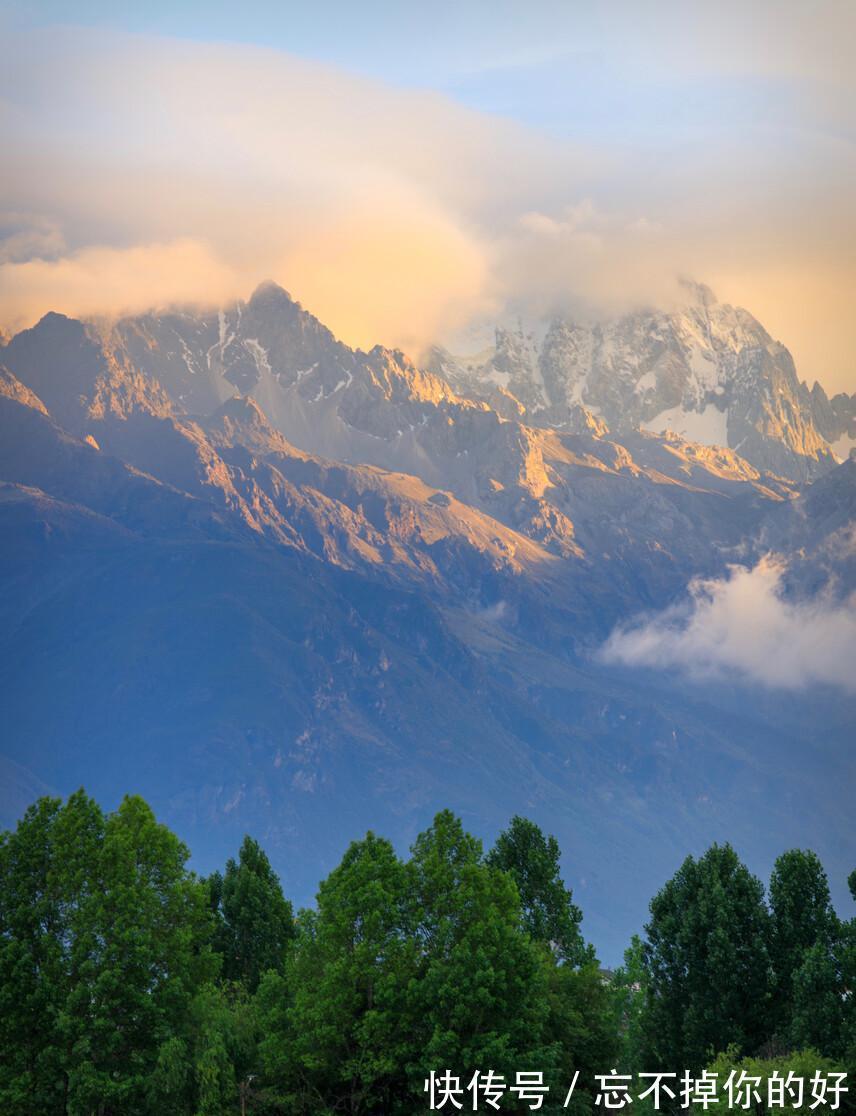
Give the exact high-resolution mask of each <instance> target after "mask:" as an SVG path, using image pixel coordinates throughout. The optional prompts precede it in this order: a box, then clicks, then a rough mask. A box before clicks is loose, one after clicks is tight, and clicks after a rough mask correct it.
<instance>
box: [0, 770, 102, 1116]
mask: <svg viewBox="0 0 856 1116" xmlns="http://www.w3.org/2000/svg"><path fill="white" fill-rule="evenodd" d="M103 826H104V818H103V815H102V814H101V811H100V810H99V808H98V806H97V805H96V803H94V802H93V801H92V800H91V799H89V798H87V797H86V795H85V794H83V792H82V791H80V792H78V793H77V794H74V795H72V796H71V798H69V800H68V802H67V803H66V804H65V805H64V806H63V804H62V802H61V801H60V800H59V799H51V798H42V799H40V800H39V801H38V802H36V803H35V804H34V805H33V806H31V807H30V808H29V809H28V810H27V812H26V814H25V815H24V817H23V818H22V819H21V821H20V822H19V824H18V827H17V829H16V831H15V832H14V833H4V834H3V835H2V837H0V1108H2V1110H3V1111H4V1112H6V1113H9V1114H10V1116H16V1114H17V1113H22V1114H23V1113H31V1112H40V1113H54V1112H56V1113H60V1112H61V1113H65V1112H66V1109H67V1104H68V1093H69V1075H70V1071H71V1068H72V1066H73V1045H74V1040H75V1033H74V1029H73V1024H74V1019H73V1014H72V1012H71V1010H70V1008H71V1003H72V997H73V993H74V985H75V981H76V980H77V979H79V976H80V971H81V969H82V967H83V966H84V965H85V964H86V962H87V956H86V949H85V948H82V945H83V943H82V942H81V905H82V904H83V903H84V902H85V901H86V899H87V897H88V895H89V894H90V892H91V881H90V875H89V874H90V871H91V866H92V864H93V863H94V862H95V861H96V860H97V858H98V855H99V846H100V843H101V840H102V836H103Z"/></svg>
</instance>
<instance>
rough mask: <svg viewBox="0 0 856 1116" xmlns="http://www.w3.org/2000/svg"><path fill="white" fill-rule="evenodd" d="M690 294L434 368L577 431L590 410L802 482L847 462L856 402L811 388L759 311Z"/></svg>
mask: <svg viewBox="0 0 856 1116" xmlns="http://www.w3.org/2000/svg"><path fill="white" fill-rule="evenodd" d="M684 291H685V300H684V304H683V305H682V306H681V307H679V308H678V309H676V310H673V311H671V312H656V311H646V312H640V313H634V314H628V315H625V316H624V317H621V318H619V319H617V320H613V321H605V322H599V323H595V324H591V323H590V324H581V323H578V322H574V321H572V320H569V319H565V318H556V319H554V320H553V321H552V322H551V323H550V325H549V327H548V328H547V330H546V332H543V336H539V333H538V331H537V330H536V329H533V328H531V327H526V326H523V325H522V324H521V325H518V327H517V328H516V329H515V330H511V331H509V330H507V329H497V331H496V345H495V347H494V348H493V349H491V350H488V351H487V352H486V353H482V354H480V355H479V356H478V357H476V358H471V359H467V358H460V357H458V358H456V357H453V356H451V355H450V354H449V353H446V352H443V351H441V350H437V349H435V350H433V351H432V352H431V353H430V354H429V358H428V361H427V363H428V366H429V367H431V368H434V369H436V370H439V371H442V373H443V374H444V375H445V376H446V377H447V378H448V379H449V381H450V382H451V383H452V384H454V385H455V386H456V388H457V389H458V390H459V391H462V392H464V393H469V394H470V395H472V396H474V397H476V398H485V399H487V400H489V401H493V399H494V398H495V397H496V395H497V393H499V392H502V393H505V394H510V395H511V396H513V397H514V399H515V400H516V401H517V402H519V404H520V405H521V407H522V409H523V410H522V411H521V412H520V413H521V415H522V414H525V420H526V421H527V422H529V423H532V424H536V425H541V426H548V427H556V428H559V429H563V428H566V427H568V426H569V425H570V426H573V425H575V424H576V425H579V422H580V411H581V410H582V411H583V412H584V413H587V414H588V415H589V416H590V417H589V418H588V419H587V421H589V422H596V421H598V420H600V421H602V422H604V423H605V424H606V425H607V426H608V427H609V429H610V430H612V431H613V433H614V434H615V435H616V436H619V437H620V436H621V435H622V434H623V433H625V432H626V431H628V430H633V429H643V430H651V431H656V432H661V431H665V430H672V431H674V432H675V433H677V434H680V435H682V436H684V437H685V438H687V439H689V440H691V441H696V442H700V443H702V444H704V445H710V446H712V445H718V446H726V447H729V448H731V449H733V450H735V452H738V453H739V454H740V455H741V456H742V457H744V458H745V459H746V460H747V461H749V462H751V463H752V464H753V465H755V466H756V468H758V469H760V470H762V471H765V472H772V473H777V474H779V475H781V476H784V477H788V478H790V479H792V480H797V481H802V480H806V479H810V478H812V477H815V476H819V475H820V474H822V473H823V472H824V471H826V470H828V469H830V468H832V467H833V466H834V464H835V463H836V460H837V459H839V458H842V459H843V457H845V456H846V453H847V450H848V449H849V441H848V439H853V438H854V436H856V428H855V427H854V414H856V397H848V396H845V395H841V396H836V397H835V399H834V400H832V401H830V400H828V399H827V397H826V394H825V392H824V391H823V388H822V387H821V386H820V385H819V384H815V386H814V388H813V389H811V390H809V389H808V388H807V386H806V385H805V384H804V383H802V382H801V381H800V380H799V379H798V378H797V374H796V370H795V368H794V363H793V360H792V358H791V355H790V353H789V352H788V350H787V349H786V348H785V347H784V346H783V345H781V344H780V343H779V342H777V341H774V340H773V339H772V338H771V337H770V335H769V334H768V333H767V331H766V330H765V329H764V328H763V326H762V325H761V324H760V323H759V322H758V321H757V320H756V319H755V318H754V317H752V315H751V314H749V313H748V312H747V311H745V310H742V309H740V308H735V307H732V306H729V305H727V304H723V303H720V302H718V301H717V299H716V298H715V296H714V295H713V293H712V292H711V291H710V290H709V289H708V288H706V287H703V286H700V285H697V284H686V285H685V286H684Z"/></svg>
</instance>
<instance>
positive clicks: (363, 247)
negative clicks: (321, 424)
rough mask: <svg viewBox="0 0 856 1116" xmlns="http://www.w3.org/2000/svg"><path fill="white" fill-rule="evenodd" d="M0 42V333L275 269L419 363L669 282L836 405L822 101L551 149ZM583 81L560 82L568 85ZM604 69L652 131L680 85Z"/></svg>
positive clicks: (477, 115)
mask: <svg viewBox="0 0 856 1116" xmlns="http://www.w3.org/2000/svg"><path fill="white" fill-rule="evenodd" d="M666 46H667V47H668V43H667V44H666ZM658 49H660V50H662V49H666V47H663V46H660V47H658ZM669 49H670V50H673V52H674V53H675V55H681V56H682V57H686V44H685V43H682V42H678V43H675V44H673V45H672V46H671V47H669ZM0 50H2V54H3V59H2V61H3V65H2V67H0V105H2V117H0V126H2V132H3V135H2V143H3V151H4V164H5V166H4V171H5V183H4V194H3V201H2V203H0V306H2V318H3V320H2V321H0V325H3V326H5V327H6V328H18V327H20V326H22V325H26V324H30V323H31V322H32V321H33V320H35V319H37V318H38V317H39V316H41V314H43V313H44V312H45V311H46V310H48V309H56V310H61V311H64V312H66V313H72V314H94V313H107V314H118V313H123V312H132V311H140V310H143V309H148V308H150V307H156V306H159V305H163V304H165V303H168V302H173V301H179V302H181V301H196V302H202V303H212V302H221V301H223V300H224V299H225V298H231V297H245V296H246V295H247V294H248V293H249V291H250V290H251V289H252V288H253V287H254V286H255V284H256V283H257V282H259V281H260V280H261V279H263V278H265V277H273V278H274V279H276V280H277V281H279V282H281V283H282V284H283V285H284V286H286V287H287V288H288V289H289V290H291V291H292V292H294V294H295V296H296V297H298V298H299V299H300V300H301V301H302V302H303V304H304V305H305V306H307V308H308V309H310V310H312V311H313V312H314V313H316V314H317V315H318V316H319V317H320V318H322V320H324V321H325V322H326V323H327V324H329V325H330V326H331V328H333V329H334V330H335V331H336V332H337V333H339V334H340V336H342V337H343V339H344V340H346V341H348V342H350V343H351V344H356V345H361V346H367V345H371V344H374V343H375V342H378V341H381V342H384V343H387V344H396V345H400V346H402V347H404V348H406V349H408V350H410V351H412V352H417V351H418V350H419V349H420V348H421V347H422V346H423V345H424V344H425V343H427V342H431V341H434V340H438V339H439V340H441V341H443V340H446V339H449V338H451V337H453V336H455V335H456V333H457V332H458V331H459V330H461V329H462V328H463V327H465V326H466V325H467V324H468V323H470V322H472V321H474V320H486V319H488V320H489V319H491V318H495V317H497V316H500V315H502V314H504V313H507V312H508V311H510V310H511V311H514V312H520V313H524V314H531V315H538V314H546V313H550V312H553V311H555V310H571V311H572V312H574V313H579V314H593V315H597V314H600V313H613V312H616V311H621V310H623V309H628V308H632V307H635V306H639V305H650V304H651V303H658V304H666V303H668V302H670V301H671V300H672V299H673V298H674V297H675V294H676V287H675V276H677V275H678V274H684V275H693V276H695V277H697V278H699V279H701V280H703V281H705V282H708V283H710V284H711V285H712V286H713V287H714V289H715V290H716V291H717V293H718V294H719V295H720V297H722V298H725V299H729V300H731V301H735V302H742V303H743V304H744V305H747V306H748V307H749V309H751V310H752V311H753V312H755V313H757V314H758V315H759V317H760V318H761V319H762V320H763V321H764V323H765V324H766V325H767V326H768V328H770V329H771V331H772V332H773V333H774V334H776V335H778V336H779V337H780V338H781V340H783V341H784V342H785V343H786V344H789V345H791V347H792V348H794V351H795V355H796V358H797V362H798V367H799V369H800V371H801V374H802V375H804V376H808V377H809V378H812V377H814V376H818V377H819V378H821V379H823V380H824V382H825V383H826V384H827V386H831V387H832V388H833V389H840V388H841V387H847V386H848V385H850V390H853V388H854V387H856V384H852V379H853V365H852V360H851V358H850V354H851V353H852V342H853V337H852V325H851V324H850V317H851V315H850V314H849V310H850V306H849V298H850V293H849V292H850V291H851V290H852V288H853V284H854V281H856V274H854V272H856V266H854V264H853V260H854V259H856V217H854V213H853V206H852V196H853V188H854V185H856V156H854V149H853V145H852V143H850V142H848V140H847V137H846V134H845V133H846V128H845V124H844V123H842V121H841V111H842V110H841V107H840V105H841V99H840V98H839V97H835V98H832V99H830V98H829V97H828V96H825V97H824V96H821V95H820V94H819V93H818V94H817V96H812V97H809V98H803V99H802V100H800V101H799V103H798V104H796V101H795V100H794V99H793V98H785V101H784V103H786V104H789V105H790V104H791V103H792V102H793V103H794V104H796V107H794V108H793V111H792V113H791V115H790V116H789V117H788V118H787V120H786V121H783V119H782V111H783V110H781V109H779V110H777V115H776V116H775V119H773V120H772V121H771V122H769V123H768V126H763V127H762V126H761V123H760V122H759V116H758V115H757V113H756V115H754V116H753V115H752V114H749V117H747V122H746V124H745V126H742V125H741V126H736V125H735V126H734V127H731V126H729V127H728V128H722V127H716V126H715V125H712V124H711V122H710V121H705V120H703V119H701V120H700V121H699V122H698V124H697V125H692V126H687V127H685V126H684V125H683V124H682V125H681V129H683V130H680V129H679V130H678V131H677V132H674V131H673V132H670V133H669V134H668V135H662V134H659V133H658V132H657V129H656V127H654V124H655V123H656V114H655V115H654V116H652V117H651V121H652V123H651V129H650V134H646V135H645V136H641V135H640V134H639V130H638V128H634V129H633V130H631V131H630V132H627V133H626V134H625V133H623V132H622V131H621V129H620V128H619V127H616V126H611V127H603V128H602V129H600V130H599V129H598V128H594V127H582V126H579V127H568V128H567V129H565V130H564V131H562V132H561V134H560V133H558V132H557V131H556V130H555V129H553V130H551V129H549V128H546V127H545V128H539V127H535V126H532V125H527V124H524V123H522V122H521V121H520V120H518V121H515V120H512V119H510V118H506V117H501V116H498V115H491V114H490V113H488V112H484V111H478V110H476V109H474V108H471V107H466V106H465V105H464V104H463V103H461V102H460V101H457V100H455V99H453V97H452V96H450V95H448V94H443V93H439V92H432V91H429V90H426V89H422V88H416V87H413V86H408V87H404V86H402V85H397V86H393V85H391V84H386V83H384V82H383V81H381V80H378V79H377V78H366V77H360V76H356V75H355V74H353V73H350V72H347V71H345V70H343V69H341V68H338V67H336V66H333V65H330V64H325V63H320V62H314V61H310V60H307V59H306V58H302V57H297V56H295V55H293V54H289V53H286V52H284V51H282V50H277V49H271V48H269V47H260V46H252V45H239V44H234V43H204V42H197V41H192V40H189V39H170V38H162V37H154V36H149V35H139V34H128V33H124V32H118V31H106V30H98V29H82V28H44V27H42V28H40V29H38V30H37V31H33V30H30V31H26V30H20V29H19V30H11V29H10V30H9V32H8V33H6V34H4V36H3V46H2V48H0ZM702 63H704V67H705V68H704V75H705V76H704V80H705V81H708V82H709V81H712V80H714V78H713V77H712V76H711V73H712V63H711V62H710V60H707V61H705V60H704V59H702V58H700V59H699V64H700V65H702ZM590 64H591V61H590V55H589V54H586V53H583V54H580V55H579V56H576V55H573V53H572V55H571V57H570V59H569V60H568V61H567V65H566V66H565V72H567V73H572V72H573V69H574V67H579V68H580V75H579V80H580V84H581V86H584V85H585V83H586V82H587V81H588V78H589V76H590V75H589V73H588V70H586V69H585V67H586V66H590ZM563 65H564V64H563ZM569 67H570V69H569ZM488 70H490V68H488ZM626 70H627V72H628V73H629V74H632V75H633V76H632V80H633V81H636V82H637V83H638V82H646V83H648V84H647V85H646V86H645V88H646V89H649V87H650V89H654V94H655V96H653V99H652V100H651V106H650V107H651V111H652V113H653V112H654V109H655V107H656V104H657V103H658V101H657V98H659V103H664V99H671V100H673V101H678V100H679V99H685V98H686V96H687V88H686V82H687V80H688V78H687V72H686V69H685V68H684V69H683V70H675V71H674V74H672V71H671V70H669V69H668V68H667V70H666V71H663V72H665V73H668V74H671V75H672V76H671V77H670V78H668V79H667V78H665V77H661V78H658V79H657V83H659V84H656V83H655V84H656V88H655V87H654V85H652V82H653V80H654V79H653V77H652V76H651V75H650V74H643V75H641V76H640V74H639V72H638V67H635V68H634V66H633V65H632V60H628V61H627V64H626ZM583 71H585V72H583ZM486 72H487V71H486ZM490 72H493V71H490ZM502 72H503V73H506V70H502ZM521 72H528V71H527V69H526V67H524V68H523V71H521ZM658 72H659V71H658ZM795 74H796V71H795V70H794V68H793V67H791V68H790V69H789V70H788V75H789V76H788V79H787V80H788V81H791V82H794V81H797V80H798V75H797V76H795ZM744 76H745V75H744ZM584 79H585V80H584ZM491 80H493V79H491ZM630 80H631V78H628V81H630ZM668 80H673V81H674V82H675V84H674V86H673V87H669V85H668ZM718 80H722V81H723V82H725V83H726V86H727V83H728V82H730V81H733V80H736V79H735V78H734V76H733V74H731V73H720V74H719V78H718ZM741 80H742V78H741ZM772 80H773V78H772V77H770V75H769V74H766V76H764V81H772ZM806 80H808V78H807V79H806ZM810 80H811V82H812V83H813V85H812V88H814V87H815V86H816V85H817V77H816V75H815V74H814V72H812V74H811V75H810ZM836 80H838V78H837V79H836ZM841 80H844V79H841ZM616 81H617V83H618V84H619V85H620V83H621V75H620V74H618V75H617V76H616ZM744 84H745V83H744ZM650 89H649V92H650ZM740 89H741V90H743V92H744V93H745V88H744V86H741V87H740ZM726 91H727V90H726ZM571 92H573V91H571ZM827 93H828V90H827ZM621 95H622V97H624V98H625V100H626V97H627V91H626V90H625V91H624V92H623V93H622V94H621ZM732 95H735V96H736V94H734V91H733V90H732ZM568 96H569V97H570V96H571V93H569V94H568ZM831 103H834V113H833V109H832V108H830V104H831ZM754 107H755V108H756V109H757V105H756V106H754ZM578 111H579V110H578ZM758 111H759V112H760V110H758ZM738 115H739V114H738ZM842 129H844V132H842Z"/></svg>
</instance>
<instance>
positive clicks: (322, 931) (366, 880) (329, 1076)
mask: <svg viewBox="0 0 856 1116" xmlns="http://www.w3.org/2000/svg"><path fill="white" fill-rule="evenodd" d="M405 882H406V881H405V873H404V866H403V865H402V863H401V862H400V860H399V859H398V857H397V856H396V855H395V852H394V850H393V848H392V845H391V844H390V843H389V842H388V841H386V840H384V839H382V838H379V837H376V836H374V834H372V833H369V834H367V836H366V838H365V839H364V840H363V841H359V842H355V843H354V844H352V845H351V846H350V848H349V849H348V850H347V852H346V853H345V856H344V858H343V860H342V863H341V864H340V865H339V867H338V868H336V869H335V870H334V871H333V872H332V873H331V874H330V876H329V877H328V878H327V879H326V880H325V881H324V882H323V883H322V884H321V886H320V888H319V891H318V904H317V910H316V911H303V912H301V915H300V919H299V933H298V937H297V941H296V944H295V949H294V951H293V955H292V957H291V960H290V962H289V965H288V968H287V973H286V975H285V977H282V976H280V975H279V974H277V973H275V972H271V973H268V975H267V976H266V977H265V978H264V980H263V981H262V984H261V987H260V989H259V1004H260V1010H261V1014H262V1020H263V1026H264V1031H265V1035H266V1037H265V1039H264V1040H263V1042H262V1044H261V1053H262V1060H263V1064H264V1068H265V1073H266V1076H267V1078H268V1080H269V1081H270V1082H271V1084H272V1086H273V1088H274V1090H275V1091H276V1093H277V1094H278V1095H279V1096H280V1097H281V1098H282V1100H283V1101H284V1102H285V1103H286V1104H287V1106H288V1110H289V1111H292V1112H295V1113H307V1114H309V1113H312V1114H319V1116H320V1114H321V1113H328V1112H330V1113H332V1112H346V1113H349V1114H353V1116H357V1114H362V1113H390V1112H395V1111H400V1110H401V1108H400V1106H401V1105H402V1104H403V1103H404V1094H405V1091H406V1081H405V1076H404V1062H403V1057H404V1053H405V1051H406V1050H407V1042H406V1038H407V1030H406V1029H407V1022H408V1018H407V1012H406V1009H405V1005H404V993H405V990H406V988H407V986H408V982H409V981H410V980H411V979H412V978H413V975H414V957H415V943H414V940H413V937H412V935H410V934H409V918H410V912H409V907H408V902H407V892H406V886H405ZM404 1110H405V1111H406V1109H404Z"/></svg>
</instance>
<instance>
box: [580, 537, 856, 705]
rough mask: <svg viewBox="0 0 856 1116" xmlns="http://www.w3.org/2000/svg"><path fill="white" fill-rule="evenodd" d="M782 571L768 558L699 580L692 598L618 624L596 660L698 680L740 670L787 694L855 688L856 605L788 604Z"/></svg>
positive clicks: (826, 602) (829, 602) (821, 599)
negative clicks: (819, 686)
mask: <svg viewBox="0 0 856 1116" xmlns="http://www.w3.org/2000/svg"><path fill="white" fill-rule="evenodd" d="M783 573H784V567H783V566H782V564H781V563H779V562H777V561H775V560H772V559H766V560H763V561H761V562H759V564H758V565H757V566H755V567H754V568H753V569H746V568H744V567H732V569H731V571H730V575H729V576H728V577H727V578H723V579H717V580H697V581H694V582H692V583H691V585H690V587H689V599H688V601H686V602H684V603H683V604H680V605H675V606H674V607H672V608H669V609H666V610H665V611H664V612H661V613H657V614H655V615H652V616H647V617H643V618H641V619H640V620H638V621H637V622H635V623H633V624H629V625H625V626H623V627H620V628H619V629H617V630H616V631H615V632H613V634H612V635H611V636H610V638H609V639H608V640H607V642H606V644H605V645H604V646H603V648H602V649H601V650H600V652H599V658H600V659H601V660H602V661H605V662H608V663H616V664H619V663H620V664H623V665H625V666H642V667H653V668H658V669H674V670H679V671H681V672H683V673H686V674H688V675H690V676H693V677H709V676H711V675H713V676H716V675H723V674H729V675H731V676H732V677H733V675H734V674H735V673H737V674H739V675H741V676H742V678H743V679H744V680H745V681H747V682H760V683H762V684H764V685H767V686H772V687H781V688H786V689H801V688H803V687H805V686H809V685H812V684H814V683H828V684H830V685H834V686H840V687H843V688H844V689H847V690H850V691H856V671H854V667H853V664H854V663H856V600H854V599H853V598H851V599H850V600H848V601H845V602H843V603H842V602H837V601H833V600H832V599H829V598H826V597H824V596H820V597H817V598H815V599H814V600H811V601H803V600H800V601H788V600H785V599H784V598H783V596H782V593H781V585H782V576H783Z"/></svg>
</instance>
